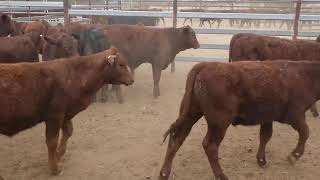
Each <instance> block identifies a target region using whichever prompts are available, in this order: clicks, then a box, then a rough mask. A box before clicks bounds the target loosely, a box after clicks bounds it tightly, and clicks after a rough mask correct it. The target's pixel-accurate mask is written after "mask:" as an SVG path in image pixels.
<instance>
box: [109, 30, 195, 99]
mask: <svg viewBox="0 0 320 180" xmlns="http://www.w3.org/2000/svg"><path fill="white" fill-rule="evenodd" d="M105 36H106V38H107V39H108V41H109V43H110V44H111V45H112V46H115V47H116V48H118V49H119V51H120V52H121V53H122V54H123V55H124V57H126V59H127V60H128V65H129V67H130V69H131V72H132V74H133V75H134V71H135V69H136V68H137V67H138V66H139V65H141V64H142V63H150V64H151V65H152V73H153V81H154V86H153V96H154V97H158V96H159V95H160V89H159V82H160V77H161V71H162V70H164V69H166V68H167V67H168V65H169V64H170V63H171V62H172V61H173V60H174V58H175V57H176V55H177V54H178V53H179V52H181V51H184V50H186V49H190V48H194V49H197V48H199V43H198V40H197V37H196V34H195V32H194V31H193V29H192V28H191V27H189V26H184V27H181V28H151V27H144V26H139V25H110V26H107V27H106V28H105ZM116 89H117V92H118V93H117V94H118V99H120V101H122V95H121V92H120V88H119V87H116Z"/></svg>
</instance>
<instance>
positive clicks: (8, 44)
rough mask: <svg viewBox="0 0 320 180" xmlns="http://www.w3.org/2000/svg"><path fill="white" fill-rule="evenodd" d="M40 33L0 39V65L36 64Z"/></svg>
mask: <svg viewBox="0 0 320 180" xmlns="http://www.w3.org/2000/svg"><path fill="white" fill-rule="evenodd" d="M39 46H40V33H39V32H30V33H27V34H23V35H18V36H13V37H1V38H0V63H18V62H37V61H38V47H39Z"/></svg>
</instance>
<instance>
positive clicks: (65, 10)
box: [63, 0, 70, 25]
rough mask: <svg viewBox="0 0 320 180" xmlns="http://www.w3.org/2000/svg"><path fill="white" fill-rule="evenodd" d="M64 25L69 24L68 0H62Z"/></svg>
mask: <svg viewBox="0 0 320 180" xmlns="http://www.w3.org/2000/svg"><path fill="white" fill-rule="evenodd" d="M63 13H64V25H66V24H69V22H70V19H69V0H63Z"/></svg>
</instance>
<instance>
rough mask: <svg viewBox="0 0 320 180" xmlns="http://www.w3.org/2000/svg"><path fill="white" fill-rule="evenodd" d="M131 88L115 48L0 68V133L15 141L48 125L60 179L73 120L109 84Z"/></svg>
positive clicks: (51, 156)
mask: <svg viewBox="0 0 320 180" xmlns="http://www.w3.org/2000/svg"><path fill="white" fill-rule="evenodd" d="M132 83H133V79H132V76H131V75H130V72H129V71H128V67H127V64H126V62H125V60H124V59H123V58H122V57H121V55H120V54H119V53H117V50H116V49H114V48H112V49H110V50H107V51H104V52H101V53H98V54H94V55H90V56H82V57H74V58H70V59H58V60H54V61H48V62H40V63H18V64H1V65H0V99H1V101H0V107H1V109H0V134H3V135H6V136H13V135H15V134H17V133H19V132H20V131H23V130H25V129H29V128H31V127H33V126H35V125H37V124H38V123H41V122H45V125H46V143H47V146H48V153H49V167H50V170H51V172H52V174H55V175H56V174H59V173H60V172H61V169H59V167H58V161H59V159H60V158H61V157H62V156H63V154H64V153H65V151H66V146H67V140H68V139H69V138H70V136H71V135H72V131H73V127H72V121H71V119H72V118H73V117H74V116H75V115H76V114H78V113H79V112H81V111H83V110H85V109H86V108H87V107H88V106H89V104H90V102H91V98H92V96H94V95H95V93H96V92H97V91H98V89H100V88H101V87H102V86H103V85H104V84H126V85H130V84H132ZM60 129H61V130H62V138H61V141H60V143H59V147H58V140H59V131H60Z"/></svg>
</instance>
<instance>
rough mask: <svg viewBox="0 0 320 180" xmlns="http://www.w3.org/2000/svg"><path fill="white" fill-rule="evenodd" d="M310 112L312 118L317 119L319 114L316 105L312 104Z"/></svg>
mask: <svg viewBox="0 0 320 180" xmlns="http://www.w3.org/2000/svg"><path fill="white" fill-rule="evenodd" d="M310 111H311V113H312V115H313V117H319V112H318V109H317V106H316V103H314V104H313V105H312V106H311V108H310Z"/></svg>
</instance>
